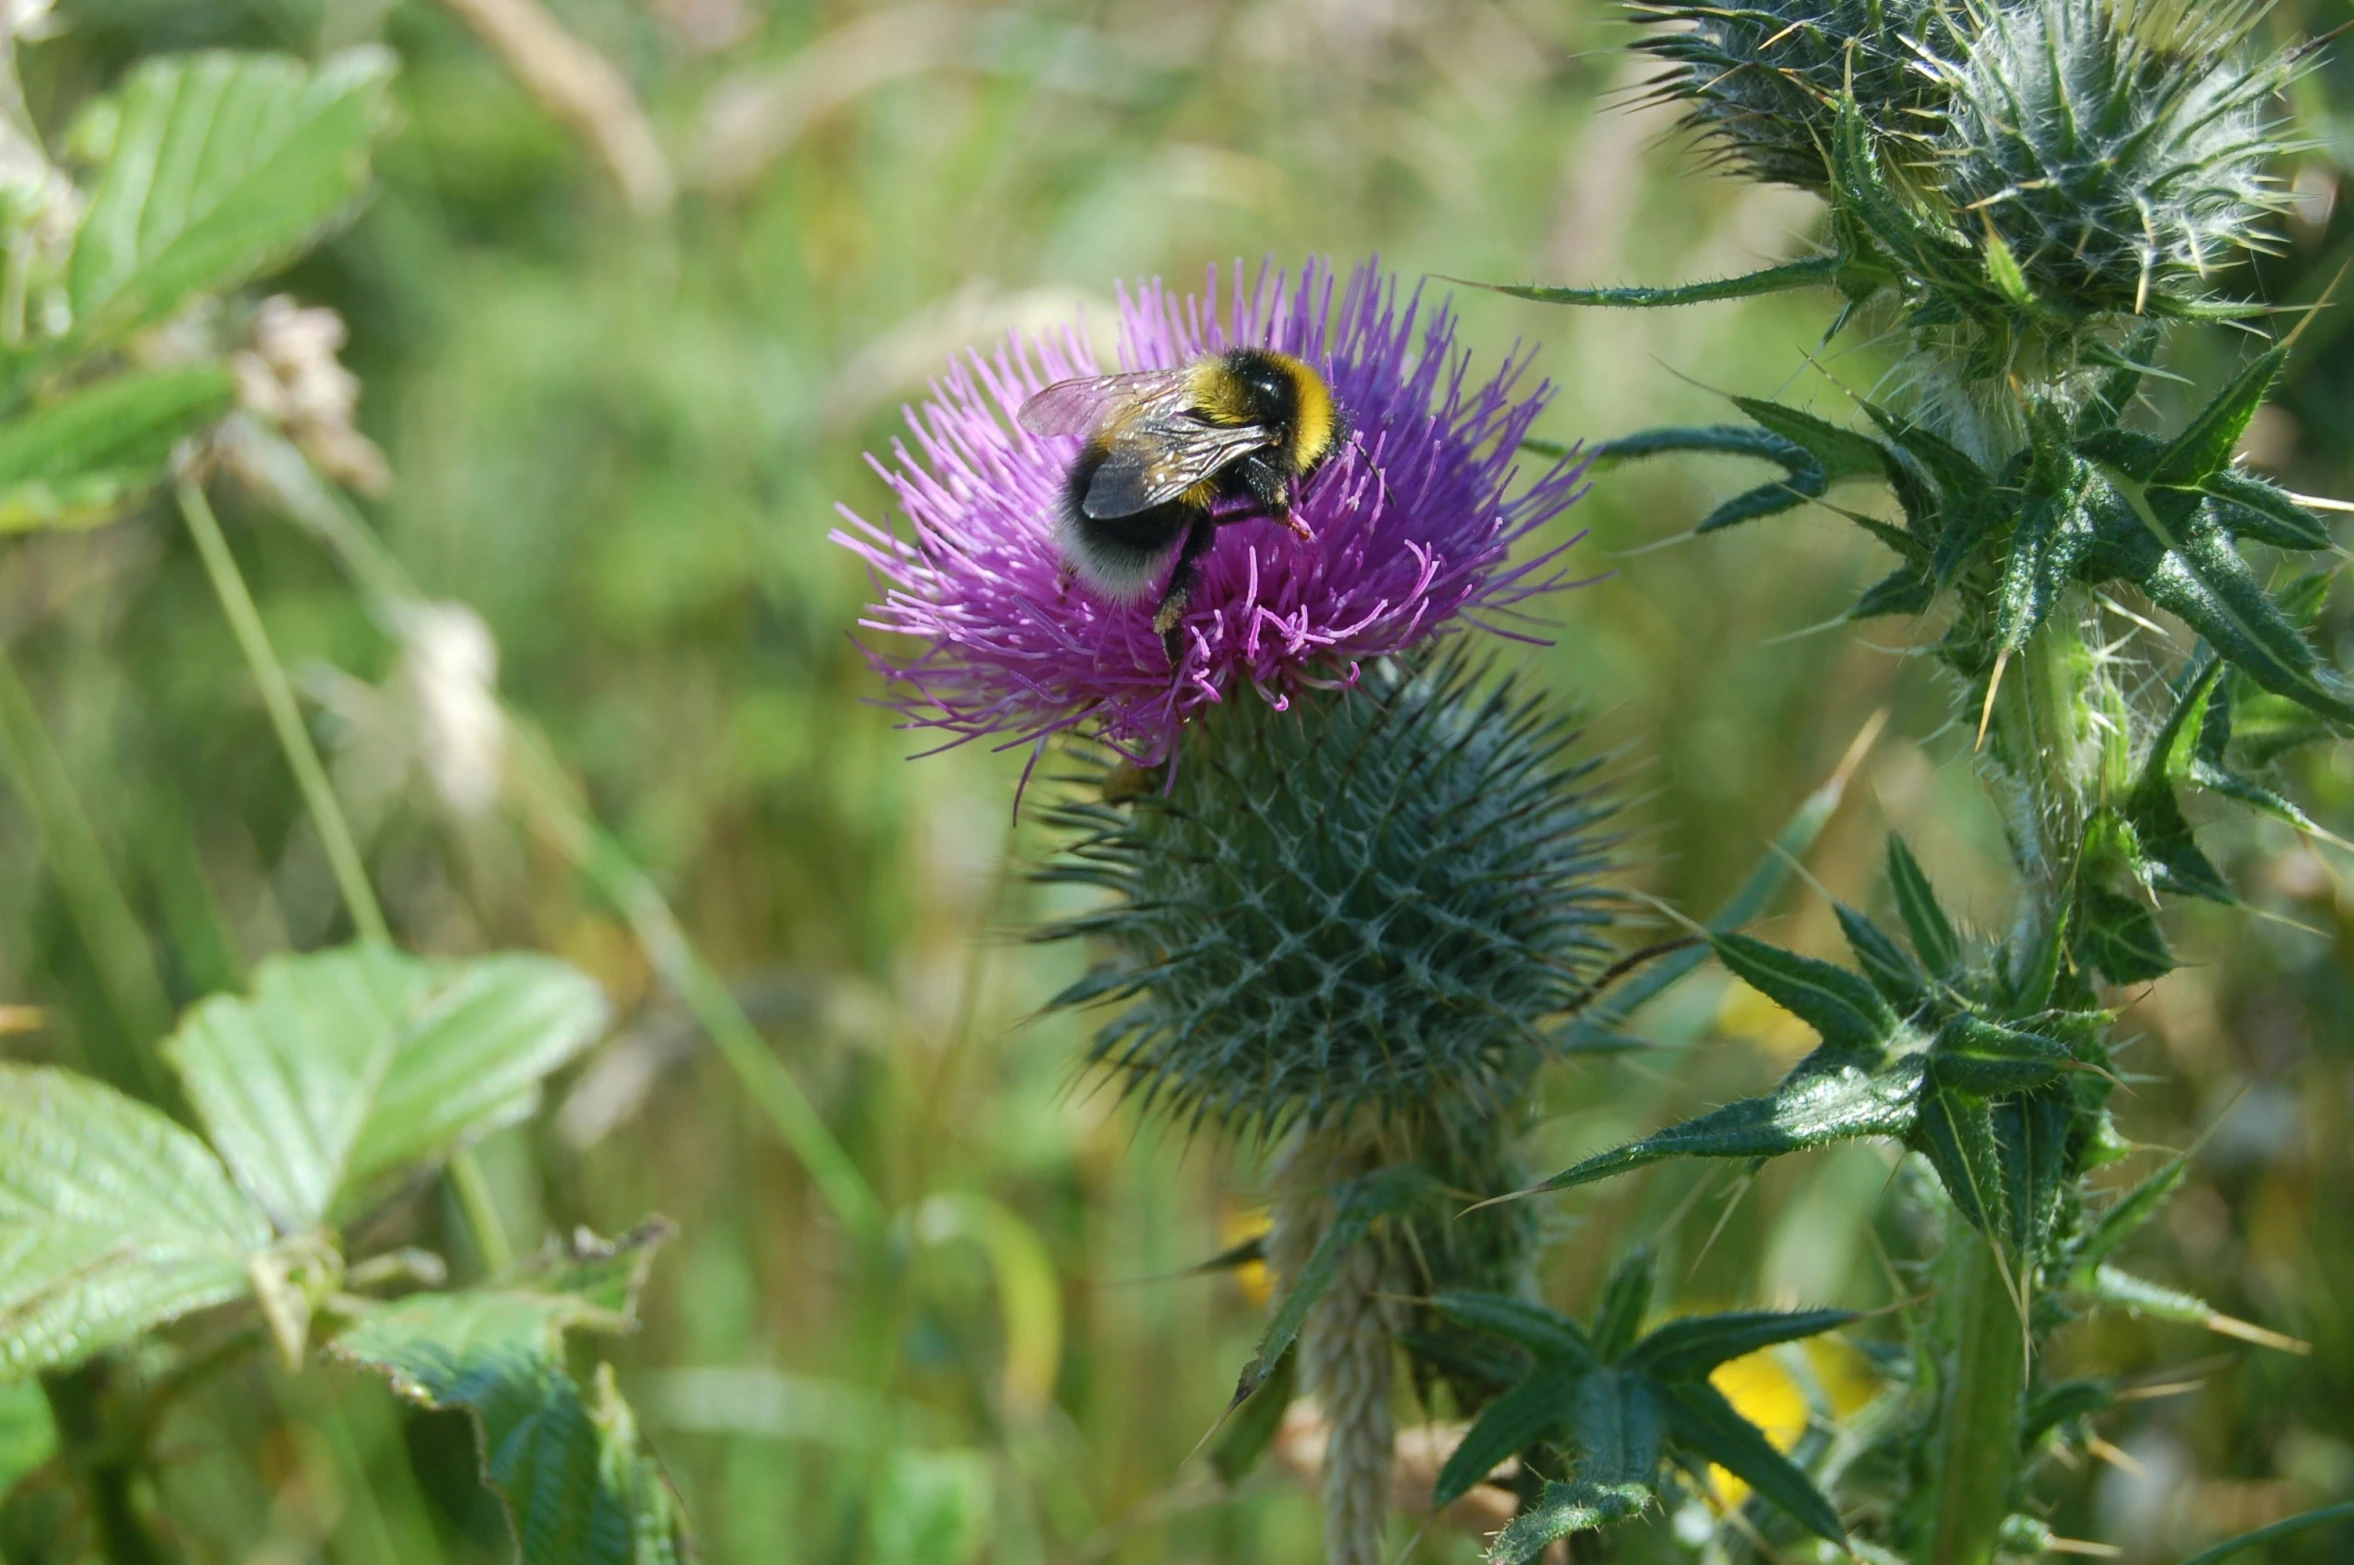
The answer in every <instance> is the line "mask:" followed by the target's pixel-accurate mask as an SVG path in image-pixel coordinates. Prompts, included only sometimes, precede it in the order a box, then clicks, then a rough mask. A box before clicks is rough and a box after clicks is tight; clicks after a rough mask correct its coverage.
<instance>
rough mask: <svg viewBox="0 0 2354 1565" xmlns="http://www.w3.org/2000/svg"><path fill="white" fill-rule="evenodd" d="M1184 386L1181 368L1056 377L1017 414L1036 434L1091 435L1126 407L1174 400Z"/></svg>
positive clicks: (1031, 431)
mask: <svg viewBox="0 0 2354 1565" xmlns="http://www.w3.org/2000/svg"><path fill="white" fill-rule="evenodd" d="M1184 389H1185V371H1183V370H1181V369H1169V370H1139V371H1137V372H1135V373H1134V374H1129V375H1083V376H1081V377H1079V378H1078V379H1076V380H1058V381H1056V382H1055V383H1054V384H1053V385H1051V386H1049V387H1047V388H1046V389H1045V390H1044V391H1041V392H1039V393H1038V394H1037V395H1036V396H1034V397H1032V398H1031V399H1030V400H1029V401H1027V402H1025V403H1023V404H1022V409H1021V411H1020V412H1019V413H1017V414H1015V415H1014V416H1015V418H1016V419H1017V420H1018V421H1019V422H1020V424H1021V426H1022V427H1023V428H1024V429H1026V430H1028V431H1029V432H1030V433H1031V434H1033V435H1088V434H1093V433H1094V432H1095V430H1096V429H1097V428H1098V427H1099V426H1100V425H1102V424H1103V423H1104V422H1105V420H1106V419H1107V418H1109V417H1110V416H1112V414H1113V413H1114V412H1116V411H1117V410H1118V409H1120V408H1122V407H1126V406H1129V405H1132V404H1136V403H1157V402H1162V401H1169V400H1174V399H1176V398H1177V397H1179V396H1181V395H1182V393H1183V392H1184Z"/></svg>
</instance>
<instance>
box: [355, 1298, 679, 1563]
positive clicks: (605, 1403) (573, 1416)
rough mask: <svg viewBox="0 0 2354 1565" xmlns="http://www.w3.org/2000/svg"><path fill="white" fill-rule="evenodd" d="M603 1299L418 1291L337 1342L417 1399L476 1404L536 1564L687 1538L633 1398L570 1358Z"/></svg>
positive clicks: (655, 1558)
mask: <svg viewBox="0 0 2354 1565" xmlns="http://www.w3.org/2000/svg"><path fill="white" fill-rule="evenodd" d="M597 1313H598V1312H596V1311H594V1310H593V1309H591V1308H590V1307H589V1306H586V1305H584V1304H583V1303H582V1302H581V1301H579V1300H576V1299H568V1298H565V1297H563V1296H559V1295H549V1294H543V1293H526V1292H510V1291H503V1290H483V1291H480V1292H473V1293H423V1294H414V1295H411V1296H410V1297H408V1298H406V1299H402V1300H400V1301H399V1302H397V1303H394V1304H388V1305H384V1306H382V1307H380V1308H378V1309H375V1310H373V1311H371V1312H369V1314H367V1315H366V1316H364V1317H363V1318H362V1319H360V1320H359V1321H358V1322H357V1323H355V1324H354V1325H353V1326H351V1327H350V1328H349V1329H348V1330H346V1331H345V1332H344V1333H343V1334H342V1335H341V1336H339V1337H337V1338H336V1339H335V1341H334V1343H333V1344H331V1346H330V1351H331V1352H332V1353H333V1354H334V1355H335V1357H337V1358H339V1359H341V1360H343V1361H345V1362H346V1363H350V1364H355V1365H360V1366H363V1367H365V1368H369V1369H373V1370H376V1371H378V1372H380V1373H382V1374H384V1375H386V1376H387V1377H388V1378H389V1379H390V1380H391V1382H392V1387H393V1389H394V1391H396V1392H398V1393H399V1394H400V1395H401V1396H403V1397H405V1398H407V1399H409V1400H410V1401H413V1402H417V1403H419V1404H421V1405H423V1406H426V1407H431V1408H463V1409H465V1410H466V1411H468V1412H470V1413H472V1414H473V1415H474V1418H475V1420H476V1424H477V1429H478V1431H479V1435H480V1438H481V1452H482V1468H483V1478H484V1480H485V1481H486V1482H487V1483H488V1484H489V1485H490V1487H491V1489H492V1491H493V1492H494V1493H496V1494H497V1495H498V1497H499V1500H500V1503H501V1504H502V1505H503V1506H504V1507H505V1509H506V1512H507V1517H508V1521H509V1522H510V1524H511V1525H512V1527H513V1529H514V1534H515V1540H516V1543H517V1545H518V1549H519V1554H520V1559H521V1561H522V1565H669V1562H671V1561H674V1560H676V1559H678V1558H680V1557H681V1555H682V1554H684V1553H685V1552H686V1549H687V1544H686V1541H685V1539H684V1536H683V1529H682V1527H681V1525H680V1521H679V1515H678V1510H677V1505H676V1502H675V1500H674V1499H673V1498H671V1496H670V1495H669V1491H668V1486H667V1484H665V1483H664V1482H663V1480H662V1478H661V1476H660V1472H659V1470H658V1469H657V1468H656V1467H655V1466H654V1463H653V1458H652V1457H651V1456H650V1455H649V1454H648V1453H647V1452H646V1451H645V1450H644V1449H643V1447H642V1446H640V1445H639V1444H638V1443H637V1440H636V1426H635V1421H634V1420H633V1419H631V1418H630V1417H629V1416H628V1411H627V1407H626V1404H623V1403H622V1402H621V1401H620V1398H619V1396H618V1394H617V1393H615V1392H614V1391H613V1388H612V1383H611V1379H610V1376H609V1375H608V1376H601V1377H600V1383H599V1387H598V1390H599V1398H598V1402H597V1404H596V1405H594V1406H592V1404H591V1403H590V1401H589V1400H588V1398H587V1397H585V1396H584V1395H583V1394H582V1392H581V1388H580V1386H579V1385H578V1383H576V1382H575V1381H574V1380H573V1378H572V1377H571V1375H570V1374H568V1373H566V1371H565V1369H564V1356H563V1355H564V1349H563V1340H562V1334H563V1331H564V1329H565V1328H566V1327H567V1326H569V1325H574V1324H579V1323H583V1322H587V1321H593V1320H594V1319H595V1318H596V1315H597Z"/></svg>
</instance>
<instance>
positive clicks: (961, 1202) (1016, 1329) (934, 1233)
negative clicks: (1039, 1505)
mask: <svg viewBox="0 0 2354 1565" xmlns="http://www.w3.org/2000/svg"><path fill="white" fill-rule="evenodd" d="M914 1230H915V1235H916V1237H917V1238H918V1239H920V1240H922V1241H923V1242H924V1243H926V1244H941V1243H944V1242H946V1241H948V1240H950V1239H966V1240H969V1241H971V1242H972V1243H974V1244H976V1245H978V1246H979V1247H980V1249H981V1253H982V1254H984V1255H986V1256H987V1257H988V1258H989V1270H990V1272H991V1273H992V1274H993V1275H994V1277H995V1279H996V1282H997V1309H998V1314H999V1315H1000V1317H1001V1318H1002V1320H1003V1322H1004V1340H1005V1373H1004V1405H1005V1410H1006V1411H1007V1412H1008V1413H1010V1414H1013V1415H1015V1416H1017V1417H1022V1418H1035V1417H1036V1416H1038V1415H1039V1414H1040V1413H1043V1412H1044V1411H1046V1408H1047V1406H1048V1404H1050V1403H1051V1402H1052V1401H1053V1400H1054V1383H1055V1378H1056V1377H1057V1376H1058V1375H1059V1374H1060V1373H1061V1371H1062V1355H1063V1302H1062V1284H1061V1282H1060V1280H1059V1279H1058V1278H1057V1277H1056V1276H1055V1270H1054V1258H1053V1257H1052V1256H1051V1255H1049V1254H1048V1253H1047V1249H1046V1242H1045V1241H1044V1240H1043V1239H1040V1238H1039V1237H1038V1230H1037V1229H1035V1228H1033V1227H1031V1226H1030V1225H1029V1224H1028V1223H1026V1222H1024V1221H1023V1220H1022V1219H1021V1217H1020V1216H1019V1215H1017V1214H1016V1213H1014V1212H1013V1211H1012V1210H1010V1209H1009V1208H1007V1207H1005V1206H1003V1205H1001V1204H999V1203H998V1202H995V1201H992V1200H990V1199H989V1198H988V1197H986V1196H982V1195H974V1194H971V1193H970V1192H958V1193H954V1194H944V1195H935V1196H931V1197H928V1198H926V1200H925V1201H924V1203H923V1204H922V1205H921V1206H919V1207H917V1208H916V1210H915V1216H914Z"/></svg>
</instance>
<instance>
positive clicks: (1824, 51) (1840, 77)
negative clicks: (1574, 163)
mask: <svg viewBox="0 0 2354 1565" xmlns="http://www.w3.org/2000/svg"><path fill="white" fill-rule="evenodd" d="M1950 7H1951V0H1749V3H1745V4H1737V5H1714V4H1705V3H1703V4H1692V3H1688V0H1658V3H1649V0H1638V3H1637V4H1636V5H1635V6H1634V10H1635V12H1636V14H1637V15H1638V16H1639V17H1640V18H1641V19H1642V20H1643V21H1646V22H1650V23H1655V24H1659V27H1660V30H1659V31H1657V32H1654V33H1651V34H1649V35H1647V36H1646V37H1645V38H1644V39H1643V41H1642V43H1641V45H1640V46H1639V47H1641V48H1642V49H1643V50H1644V51H1645V52H1647V53H1649V54H1652V55H1654V56H1656V57H1658V58H1659V59H1662V60H1665V61H1667V62H1669V64H1670V66H1671V67H1672V68H1671V69H1670V70H1669V71H1668V72H1667V73H1666V74H1665V75H1663V76H1662V77H1660V78H1659V79H1658V80H1657V81H1656V82H1654V83H1653V84H1652V85H1653V91H1654V92H1655V93H1656V94H1657V95H1658V96H1659V97H1660V98H1662V99H1666V100H1671V101H1672V100H1682V101H1684V102H1686V103H1688V104H1689V105H1690V111H1689V113H1688V115H1687V117H1686V118H1687V123H1688V124H1689V125H1690V126H1691V127H1692V128H1693V130H1695V131H1696V132H1698V133H1699V135H1700V136H1701V137H1702V139H1703V140H1704V141H1706V142H1707V143H1708V144H1709V145H1710V147H1711V148H1712V149H1713V150H1714V151H1715V152H1716V153H1717V154H1718V155H1720V156H1721V157H1723V158H1724V159H1725V160H1726V161H1727V162H1729V163H1731V164H1733V165H1734V166H1735V167H1737V168H1739V169H1740V170H1741V171H1742V172H1744V173H1746V174H1748V175H1749V176H1750V177H1751V178H1754V179H1760V180H1765V181H1768V182H1770V183H1774V184H1783V185H1796V186H1798V187H1799V188H1800V189H1802V190H1814V191H1826V190H1828V189H1829V188H1830V184H1831V141H1832V125H1833V122H1834V120H1835V119H1836V118H1837V114H1838V103H1839V100H1840V97H1841V95H1842V94H1845V93H1853V94H1854V96H1855V100H1856V103H1857V105H1858V106H1859V107H1861V108H1862V110H1863V111H1864V114H1865V115H1866V117H1867V119H1868V120H1869V122H1870V123H1871V124H1872V126H1873V127H1874V128H1875V130H1876V131H1877V133H1878V134H1879V135H1880V137H1881V138H1882V147H1883V150H1884V151H1885V152H1886V153H1888V155H1889V157H1890V161H1891V162H1892V163H1894V164H1897V165H1899V166H1903V165H1909V164H1915V163H1920V162H1924V161H1926V149H1927V147H1928V144H1929V142H1930V141H1931V139H1932V138H1934V137H1935V136H1936V135H1937V133H1938V131H1939V130H1940V129H1941V127H1942V124H1943V121H1942V119H1941V116H1940V110H1941V108H1942V105H1943V102H1944V98H1945V92H1946V86H1945V83H1944V81H1943V79H1942V78H1941V77H1940V76H1939V75H1938V74H1937V73H1936V72H1934V71H1932V70H1930V69H1929V68H1928V66H1927V64H1926V59H1925V57H1926V56H1927V55H1929V54H1931V53H1933V52H1934V51H1935V50H1936V49H1937V48H1938V47H1940V46H1942V45H1943V43H1944V41H1945V38H1946V32H1947V28H1946V13H1947V11H1948V10H1949V9H1950Z"/></svg>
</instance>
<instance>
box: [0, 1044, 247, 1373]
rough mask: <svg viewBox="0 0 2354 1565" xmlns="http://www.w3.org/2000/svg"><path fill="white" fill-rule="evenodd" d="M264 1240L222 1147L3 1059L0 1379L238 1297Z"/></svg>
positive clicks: (86, 1084) (57, 1075)
mask: <svg viewBox="0 0 2354 1565" xmlns="http://www.w3.org/2000/svg"><path fill="white" fill-rule="evenodd" d="M269 1243H270V1227H269V1223H268V1222H267V1220H265V1219H264V1217H263V1216H262V1214H261V1213H260V1212H259V1211H258V1210H256V1209H255V1208H254V1206H253V1204H252V1203H251V1202H249V1201H248V1200H246V1198H245V1197H244V1196H243V1195H241V1194H239V1193H238V1191H237V1188H236V1187H235V1186H234V1185H232V1184H231V1183H230V1182H229V1176H228V1175H227V1173H226V1172H225V1171H224V1170H223V1169H222V1167H221V1165H220V1162H219V1160H218V1159H216V1158H215V1157H214V1156H213V1155H212V1153H211V1152H210V1151H208V1150H207V1149H206V1148H205V1145H204V1143H203V1142H201V1141H199V1140H197V1139H196V1138H195V1137H194V1136H192V1135H190V1134H189V1133H188V1132H187V1131H185V1130H182V1129H181V1128H180V1127H179V1126H177V1125H175V1124H173V1123H172V1122H171V1121H170V1120H168V1119H166V1118H164V1117H163V1115H161V1114H159V1113H157V1112H156V1111H155V1110H154V1109H151V1108H149V1107H147V1106H146V1105H145V1104H143V1103H137V1102H134V1101H133V1100H131V1099H130V1098H126V1097H124V1096H123V1095H122V1094H121V1093H119V1092H116V1091H114V1090H113V1089H112V1088H109V1087H105V1086H102V1085H100V1084H99V1083H97V1082H94V1081H90V1080H88V1079H86V1078H84V1077H80V1076H75V1075H72V1074H70V1073H68V1072H65V1071H59V1070H49V1069H45V1068H39V1067H33V1066H23V1065H9V1064H0V1380H9V1379H15V1378H16V1377H18V1376H21V1375H29V1374H32V1373H34V1372H35V1371H38V1370H48V1369H60V1368H65V1367H67V1366H70V1365H73V1364H76V1363H79V1362H80V1361H82V1360H83V1359H86V1358H88V1357H89V1356H90V1355H91V1354H93V1353H97V1352H100V1351H102V1350H104V1349H106V1348H110V1347H113V1346H115V1345H116V1344H117V1343H121V1342H125V1341H127V1340H129V1339H130V1338H132V1337H134V1336H136V1335H137V1334H138V1333H140V1332H142V1331H146V1330H148V1329H150V1328H151V1327H155V1326H159V1325H162V1324H163V1323H164V1322H166V1321H169V1320H174V1319H177V1318H178V1317H180V1316H182V1315H186V1314H188V1313H190V1312H191V1311H195V1310H200V1309H204V1308H207V1307H208V1306H211V1305H215V1304H221V1303H224V1302H226V1301H228V1300H230V1299H234V1298H237V1297H240V1296H241V1295H243V1294H244V1293H246V1292H247V1291H248V1289H249V1288H250V1286H251V1283H250V1279H249V1273H248V1268H249V1267H250V1266H251V1265H252V1263H253V1261H254V1259H255V1257H256V1256H258V1255H260V1254H261V1253H262V1252H263V1251H264V1250H265V1249H266V1248H267V1247H268V1245H269Z"/></svg>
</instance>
